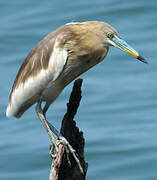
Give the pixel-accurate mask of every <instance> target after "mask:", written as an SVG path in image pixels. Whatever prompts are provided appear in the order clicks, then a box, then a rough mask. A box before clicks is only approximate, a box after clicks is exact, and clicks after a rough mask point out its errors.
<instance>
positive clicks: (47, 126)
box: [36, 100, 84, 174]
mask: <svg viewBox="0 0 157 180" xmlns="http://www.w3.org/2000/svg"><path fill="white" fill-rule="evenodd" d="M41 103H42V101H41V100H40V101H39V102H38V103H37V106H36V112H37V115H38V117H39V119H40V121H41V122H42V124H43V125H44V127H45V129H46V131H47V133H48V135H49V137H50V141H51V142H52V145H53V146H52V147H51V150H50V154H51V156H52V157H55V155H54V147H55V150H56V152H58V145H59V144H60V143H62V144H63V145H64V147H65V150H66V154H67V160H68V163H69V164H70V160H69V152H71V153H72V155H73V157H74V159H75V161H76V163H77V165H78V167H79V169H80V171H81V173H82V174H84V172H83V169H82V166H81V164H80V161H79V159H78V158H77V156H76V151H75V150H74V149H73V147H72V146H71V145H70V143H69V142H68V141H67V140H66V138H64V137H63V136H62V135H61V134H60V132H58V131H57V129H56V128H55V127H54V126H53V125H52V124H51V123H49V122H48V121H47V120H46V117H45V113H46V112H44V113H43V110H42V108H41ZM53 133H54V134H55V135H56V136H57V137H58V140H56V139H55V138H54V136H53Z"/></svg>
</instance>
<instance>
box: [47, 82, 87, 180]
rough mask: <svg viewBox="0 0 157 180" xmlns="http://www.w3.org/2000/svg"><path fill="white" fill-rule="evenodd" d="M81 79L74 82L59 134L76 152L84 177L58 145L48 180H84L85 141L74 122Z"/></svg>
mask: <svg viewBox="0 0 157 180" xmlns="http://www.w3.org/2000/svg"><path fill="white" fill-rule="evenodd" d="M82 81H83V80H82V79H77V80H76V81H75V82H74V86H73V90H72V92H71V95H70V99H69V102H68V103H67V112H66V114H65V115H64V118H63V120H62V125H61V130H60V132H61V134H62V135H63V136H64V137H65V138H66V139H67V140H68V142H69V143H70V144H71V146H72V147H73V148H74V149H75V150H76V153H77V156H78V158H79V160H80V163H81V166H82V168H83V171H84V175H83V174H81V172H80V169H79V168H78V165H77V163H76V161H75V159H74V158H73V156H72V155H71V154H70V156H69V158H70V163H71V166H70V165H69V163H68V161H67V156H66V154H65V148H64V146H63V145H62V144H60V145H59V151H58V153H57V156H56V158H55V159H54V161H53V162H52V165H51V170H50V176H49V180H84V179H85V176H86V172H87V168H88V164H87V163H86V162H85V159H84V144H85V140H84V137H83V132H81V131H79V128H78V127H77V126H76V122H75V121H74V116H75V114H76V112H77V109H78V107H79V104H80V100H81V97H82V96H81V85H82Z"/></svg>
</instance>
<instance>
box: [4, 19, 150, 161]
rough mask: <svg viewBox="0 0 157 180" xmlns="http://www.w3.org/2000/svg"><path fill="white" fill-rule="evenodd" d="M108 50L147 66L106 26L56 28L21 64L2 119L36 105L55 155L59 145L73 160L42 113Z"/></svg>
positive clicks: (79, 24) (86, 24) (94, 23)
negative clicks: (115, 50) (125, 54)
mask: <svg viewBox="0 0 157 180" xmlns="http://www.w3.org/2000/svg"><path fill="white" fill-rule="evenodd" d="M110 46H113V47H116V48H119V49H120V50H123V51H125V52H127V53H129V54H131V55H132V56H133V57H134V58H136V59H138V60H140V61H142V62H143V63H146V64H147V61H146V60H145V59H144V58H143V57H142V56H141V55H140V54H139V53H138V52H137V51H136V50H135V49H133V48H132V47H131V46H130V45H129V44H128V43H127V42H126V41H124V40H123V39H122V38H121V37H120V35H119V34H118V32H117V31H116V30H115V29H114V28H113V27H112V26H111V25H109V24H108V23H105V22H100V21H87V22H72V23H68V24H65V25H63V26H61V27H59V28H57V29H56V30H54V31H53V32H51V33H50V34H48V35H47V36H46V37H44V38H43V39H42V40H41V41H40V42H39V43H38V44H37V45H36V46H35V47H34V48H33V49H32V50H31V51H30V53H29V54H28V56H27V57H26V59H25V60H24V62H23V63H22V65H21V67H20V69H19V71H18V73H17V76H16V78H15V81H14V84H13V87H12V90H11V92H10V96H9V101H8V106H7V110H6V115H7V116H8V117H16V118H20V117H21V116H22V115H23V113H24V112H25V111H26V110H27V109H28V108H30V107H31V106H32V105H33V104H35V103H37V105H36V113H37V115H38V117H39V119H40V120H41V122H42V124H43V126H44V127H45V129H46V131H47V133H48V135H49V137H50V140H51V142H52V144H54V146H55V149H56V151H57V150H58V149H57V147H58V143H59V142H62V143H63V144H64V145H65V147H66V149H69V150H70V152H72V153H73V154H74V156H75V153H74V150H73V148H72V147H71V146H70V144H69V143H68V142H67V140H66V139H65V138H64V137H63V136H62V135H61V134H60V133H59V132H58V131H57V129H56V128H55V127H54V126H52V124H50V123H49V122H48V121H47V120H46V112H47V110H48V108H49V106H50V105H51V104H52V103H53V102H54V101H55V99H56V98H57V97H58V95H59V94H60V93H61V92H62V90H63V89H64V88H65V87H66V86H67V85H68V84H69V83H70V82H71V81H73V80H74V79H75V78H77V77H78V76H79V75H81V74H82V73H84V72H85V71H87V70H89V69H90V68H92V67H93V66H95V65H96V64H98V63H100V62H101V61H102V60H103V59H104V58H105V57H106V55H107V53H108V50H109V47H110ZM42 103H44V107H43V108H42ZM67 131H68V129H67ZM54 135H56V136H57V138H55V137H54ZM67 151H68V150H67ZM75 159H76V161H78V159H77V157H76V156H75Z"/></svg>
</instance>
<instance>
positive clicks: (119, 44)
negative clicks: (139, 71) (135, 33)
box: [112, 35, 148, 64]
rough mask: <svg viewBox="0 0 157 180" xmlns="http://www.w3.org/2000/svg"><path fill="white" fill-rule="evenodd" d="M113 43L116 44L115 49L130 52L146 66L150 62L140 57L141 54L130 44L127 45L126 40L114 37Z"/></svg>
mask: <svg viewBox="0 0 157 180" xmlns="http://www.w3.org/2000/svg"><path fill="white" fill-rule="evenodd" d="M112 41H113V42H114V44H115V47H118V48H120V49H121V50H124V51H126V52H128V53H129V54H131V55H132V56H133V57H135V58H136V59H138V60H140V61H142V62H143V63H145V64H148V62H147V61H146V60H145V59H144V58H143V57H142V56H140V55H139V53H138V52H137V51H136V50H135V49H133V48H132V47H131V46H130V45H129V44H127V43H126V42H125V41H124V40H122V39H120V38H119V37H117V36H116V35H114V37H113V38H112Z"/></svg>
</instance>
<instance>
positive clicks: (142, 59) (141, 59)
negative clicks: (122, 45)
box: [137, 55, 148, 64]
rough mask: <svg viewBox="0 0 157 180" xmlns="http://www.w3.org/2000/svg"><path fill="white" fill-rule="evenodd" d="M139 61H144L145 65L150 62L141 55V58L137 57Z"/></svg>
mask: <svg viewBox="0 0 157 180" xmlns="http://www.w3.org/2000/svg"><path fill="white" fill-rule="evenodd" d="M137 59H138V60H140V61H142V62H143V63H145V64H148V62H147V61H146V60H145V59H144V58H143V57H142V56H141V55H139V56H138V57H137Z"/></svg>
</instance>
